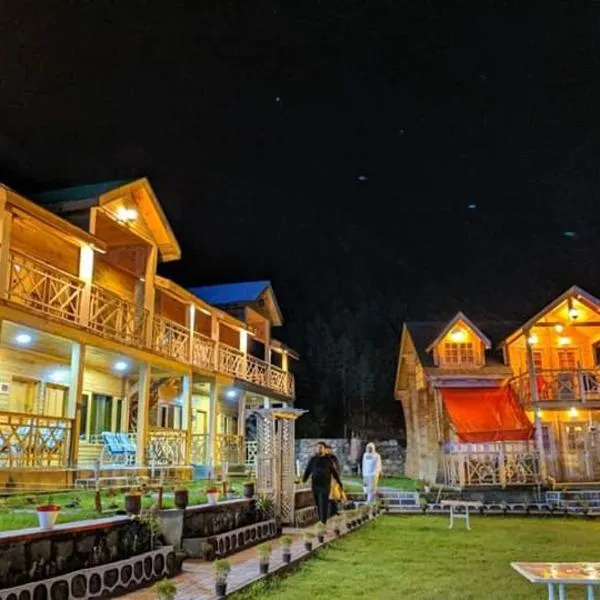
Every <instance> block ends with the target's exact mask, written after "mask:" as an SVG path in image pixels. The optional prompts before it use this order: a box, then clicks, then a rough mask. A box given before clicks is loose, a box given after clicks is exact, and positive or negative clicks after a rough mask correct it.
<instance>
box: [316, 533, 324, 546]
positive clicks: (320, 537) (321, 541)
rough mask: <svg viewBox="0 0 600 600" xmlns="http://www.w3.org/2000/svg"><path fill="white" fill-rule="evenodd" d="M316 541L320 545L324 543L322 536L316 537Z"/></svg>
mask: <svg viewBox="0 0 600 600" xmlns="http://www.w3.org/2000/svg"><path fill="white" fill-rule="evenodd" d="M317 540H319V544H322V543H323V542H324V541H325V536H324V535H318V536H317Z"/></svg>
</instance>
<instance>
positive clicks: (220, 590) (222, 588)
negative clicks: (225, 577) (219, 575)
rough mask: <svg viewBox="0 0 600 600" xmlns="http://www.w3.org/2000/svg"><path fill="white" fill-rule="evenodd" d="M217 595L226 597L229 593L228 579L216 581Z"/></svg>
mask: <svg viewBox="0 0 600 600" xmlns="http://www.w3.org/2000/svg"><path fill="white" fill-rule="evenodd" d="M215 595H216V596H217V598H225V596H226V595H227V582H226V581H217V582H216V583H215Z"/></svg>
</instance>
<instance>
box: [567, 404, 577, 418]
mask: <svg viewBox="0 0 600 600" xmlns="http://www.w3.org/2000/svg"><path fill="white" fill-rule="evenodd" d="M569 416H570V417H576V416H577V409H576V408H575V407H574V406H572V407H571V408H570V409H569Z"/></svg>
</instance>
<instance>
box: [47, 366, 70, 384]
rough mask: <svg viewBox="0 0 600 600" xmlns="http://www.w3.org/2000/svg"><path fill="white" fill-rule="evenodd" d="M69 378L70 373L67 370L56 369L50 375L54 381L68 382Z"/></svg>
mask: <svg viewBox="0 0 600 600" xmlns="http://www.w3.org/2000/svg"><path fill="white" fill-rule="evenodd" d="M68 376H69V372H68V371H67V370H66V369H56V371H52V372H51V373H50V375H49V378H50V379H51V380H52V381H66V379H67V377H68Z"/></svg>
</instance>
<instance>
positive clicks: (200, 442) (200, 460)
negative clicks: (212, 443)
mask: <svg viewBox="0 0 600 600" xmlns="http://www.w3.org/2000/svg"><path fill="white" fill-rule="evenodd" d="M208 444H209V435H208V433H193V434H192V452H191V457H192V464H193V465H207V464H208V462H209V460H210V453H209V445H208Z"/></svg>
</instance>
